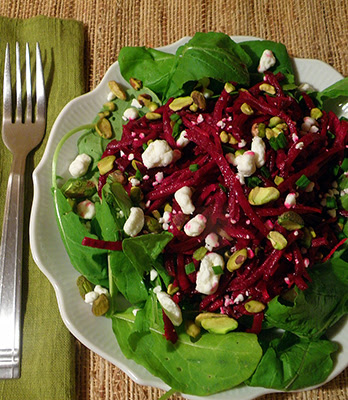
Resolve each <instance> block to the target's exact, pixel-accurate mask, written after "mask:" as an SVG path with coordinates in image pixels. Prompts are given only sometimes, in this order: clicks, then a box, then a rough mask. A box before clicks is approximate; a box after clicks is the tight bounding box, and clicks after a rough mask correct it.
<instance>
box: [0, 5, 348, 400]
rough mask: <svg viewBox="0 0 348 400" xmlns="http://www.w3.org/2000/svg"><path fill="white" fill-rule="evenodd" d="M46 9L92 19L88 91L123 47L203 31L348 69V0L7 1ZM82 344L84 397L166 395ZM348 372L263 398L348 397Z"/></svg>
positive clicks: (10, 10)
mask: <svg viewBox="0 0 348 400" xmlns="http://www.w3.org/2000/svg"><path fill="white" fill-rule="evenodd" d="M40 14H41V15H47V16H52V17H59V18H73V19H76V20H79V21H82V22H83V23H84V25H85V67H86V69H85V74H86V90H91V89H93V88H94V87H95V86H96V85H97V84H98V83H99V82H100V80H101V78H102V77H103V75H104V74H105V72H106V70H107V69H108V67H109V66H110V65H111V64H112V63H113V62H114V61H115V60H116V59H117V55H118V52H119V50H120V49H121V48H122V47H123V46H125V45H128V46H129V45H130V46H132V45H148V46H154V47H156V46H161V45H166V44H169V43H172V42H174V41H176V40H178V39H180V38H181V37H183V36H188V35H193V34H194V33H195V32H196V31H204V32H206V31H221V32H225V33H227V34H229V35H253V36H257V37H262V38H265V39H270V40H275V41H280V42H282V43H284V44H285V45H286V47H287V49H288V51H289V53H290V54H291V55H292V56H296V57H303V58H316V59H320V60H322V61H325V62H327V63H329V64H330V65H332V66H333V67H334V68H335V69H336V70H338V71H339V72H340V73H341V74H343V75H344V76H347V75H348V1H347V0H286V1H284V0H230V1H229V0H211V1H209V0H190V1H187V0H171V1H167V0H165V1H164V0H163V1H161V0H157V1H155V0H141V1H140V0H41V1H40V2H33V1H32V0H21V1H19V0H13V1H8V0H0V15H3V16H8V17H16V18H27V17H31V16H35V15H40ZM0 40H1V38H0ZM76 346H77V359H76V366H77V396H78V399H79V400H111V399H112V400H121V399H122V400H124V399H127V400H155V399H157V398H158V397H159V396H160V395H161V394H163V392H162V391H160V390H157V389H153V388H148V387H143V386H140V385H137V384H135V383H133V382H132V381H131V380H130V379H129V378H128V377H127V376H126V375H125V374H124V373H123V372H122V371H120V370H119V369H118V368H116V367H114V366H113V365H111V364H110V363H108V362H106V361H105V360H103V359H102V358H101V357H99V356H97V355H96V354H94V353H93V352H91V351H89V350H88V349H86V348H85V347H84V346H83V345H81V344H80V343H78V342H76ZM347 375H348V372H347V370H346V371H344V372H343V373H342V374H341V375H339V376H338V377H337V378H336V379H334V380H333V381H331V382H330V383H328V384H326V385H325V386H324V387H322V388H320V389H316V390H312V391H308V392H302V393H288V394H271V395H266V396H263V397H262V400H345V399H348V389H347V382H348V376H347ZM172 398H173V400H174V399H175V400H178V399H181V397H180V396H173V397H172Z"/></svg>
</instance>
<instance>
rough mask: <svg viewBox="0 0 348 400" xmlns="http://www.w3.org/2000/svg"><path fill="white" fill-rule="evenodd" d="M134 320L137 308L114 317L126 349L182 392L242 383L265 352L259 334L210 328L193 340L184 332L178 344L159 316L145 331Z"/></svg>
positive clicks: (203, 393) (210, 390) (128, 354)
mask: <svg viewBox="0 0 348 400" xmlns="http://www.w3.org/2000/svg"><path fill="white" fill-rule="evenodd" d="M134 320H135V317H134V315H133V314H132V312H131V310H127V311H125V312H123V313H117V314H115V315H114V316H113V317H112V327H113V330H114V333H115V335H116V337H117V340H118V343H119V345H120V347H121V350H122V352H123V353H124V354H125V356H126V357H127V358H131V359H133V360H134V361H135V362H137V363H139V364H141V365H143V366H144V367H145V368H147V369H148V370H149V371H150V372H151V373H152V374H154V375H155V376H158V377H160V378H161V379H162V380H163V381H164V382H165V383H167V384H168V385H169V386H171V387H174V388H175V389H176V390H178V391H180V392H182V393H188V394H190V393H193V394H195V395H198V396H199V395H201V396H206V395H209V394H213V393H217V392H221V391H223V390H227V389H230V388H232V387H234V386H237V385H239V384H240V383H242V382H243V381H245V380H246V379H247V378H249V377H250V376H251V374H252V373H253V372H254V370H255V368H256V366H257V364H258V362H259V360H260V357H261V354H262V351H261V347H260V345H259V344H258V341H257V336H256V335H254V334H250V333H238V332H231V333H228V334H226V335H217V334H212V333H209V334H208V333H206V334H203V335H202V336H201V337H200V339H199V340H198V341H196V342H193V341H192V340H191V339H190V337H189V336H188V335H187V334H186V333H184V332H179V335H178V336H179V338H178V341H177V342H176V343H175V344H172V343H171V342H168V341H166V340H165V339H164V338H163V328H162V327H161V328H159V327H156V328H154V327H153V321H151V327H150V329H149V331H148V332H147V333H145V332H144V331H140V332H139V331H137V330H136V328H135V323H134ZM137 329H138V330H139V325H138V328H137Z"/></svg>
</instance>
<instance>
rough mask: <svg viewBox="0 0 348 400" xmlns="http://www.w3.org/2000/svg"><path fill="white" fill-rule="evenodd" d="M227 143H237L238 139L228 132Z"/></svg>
mask: <svg viewBox="0 0 348 400" xmlns="http://www.w3.org/2000/svg"><path fill="white" fill-rule="evenodd" d="M228 138H229V139H228V143H229V144H237V143H238V140H237V139H236V138H235V137H234V136H233V135H232V134H231V133H229V134H228Z"/></svg>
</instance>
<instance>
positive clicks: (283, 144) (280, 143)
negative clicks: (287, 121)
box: [276, 132, 288, 149]
mask: <svg viewBox="0 0 348 400" xmlns="http://www.w3.org/2000/svg"><path fill="white" fill-rule="evenodd" d="M276 139H277V143H278V146H279V148H280V149H285V147H286V146H287V145H288V141H287V140H286V136H285V135H284V133H283V132H281V133H280V134H279V135H278V136H277V137H276Z"/></svg>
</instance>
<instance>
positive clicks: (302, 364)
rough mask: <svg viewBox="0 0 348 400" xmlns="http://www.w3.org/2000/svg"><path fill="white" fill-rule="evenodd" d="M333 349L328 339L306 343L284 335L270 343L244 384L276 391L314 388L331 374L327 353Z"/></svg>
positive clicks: (334, 345) (330, 359) (289, 335)
mask: <svg viewBox="0 0 348 400" xmlns="http://www.w3.org/2000/svg"><path fill="white" fill-rule="evenodd" d="M337 349H338V345H337V344H336V343H333V342H330V341H329V340H309V339H305V338H299V337H298V336H296V335H294V334H292V333H289V332H285V333H284V335H283V336H282V337H281V338H277V339H273V340H272V341H271V342H270V344H269V347H268V349H267V350H266V352H265V354H264V355H263V357H262V359H261V361H260V363H259V365H258V367H257V369H256V371H255V373H254V374H253V376H252V377H251V379H250V380H249V381H248V382H247V384H248V385H250V386H261V387H266V388H272V389H278V390H297V389H302V388H305V387H309V386H314V385H317V384H319V383H321V382H323V381H325V379H326V378H327V377H328V375H329V374H330V372H331V371H332V368H333V360H332V358H331V354H332V353H334V352H335V351H336V350H337Z"/></svg>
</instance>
